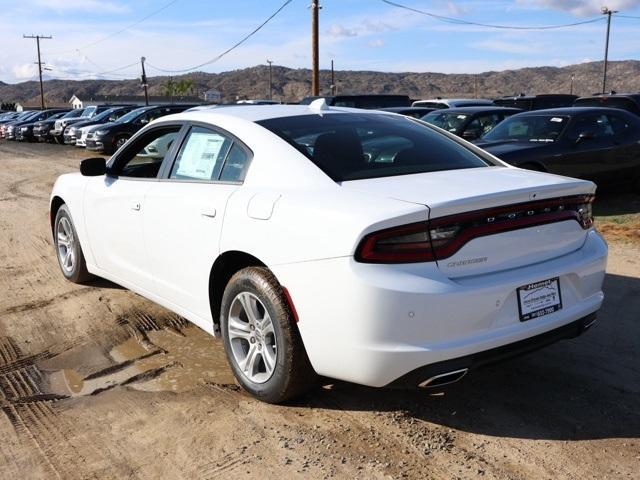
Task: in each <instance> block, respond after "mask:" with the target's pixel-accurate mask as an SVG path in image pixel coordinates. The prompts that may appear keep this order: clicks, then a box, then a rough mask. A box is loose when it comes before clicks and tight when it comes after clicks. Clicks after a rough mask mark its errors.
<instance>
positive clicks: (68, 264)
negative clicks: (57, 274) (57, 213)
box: [56, 217, 76, 273]
mask: <svg viewBox="0 0 640 480" xmlns="http://www.w3.org/2000/svg"><path fill="white" fill-rule="evenodd" d="M74 245H75V238H74V236H73V228H72V227H71V222H70V221H69V219H68V218H67V217H60V220H58V228H57V229H56V246H57V250H58V259H59V260H60V265H61V266H62V269H63V270H64V271H65V272H66V273H71V272H73V268H74V266H75V260H76V258H75V248H74Z"/></svg>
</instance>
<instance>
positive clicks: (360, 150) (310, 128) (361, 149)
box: [257, 113, 490, 182]
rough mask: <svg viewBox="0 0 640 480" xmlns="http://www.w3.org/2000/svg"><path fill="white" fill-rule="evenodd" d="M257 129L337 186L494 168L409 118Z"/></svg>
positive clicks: (335, 117) (339, 116)
mask: <svg viewBox="0 0 640 480" xmlns="http://www.w3.org/2000/svg"><path fill="white" fill-rule="evenodd" d="M257 123H258V124H260V125H262V126H263V127H265V128H266V129H268V130H270V131H271V132H273V133H275V134H276V135H278V136H279V137H281V138H283V139H284V140H286V141H287V142H289V143H290V144H291V145H293V146H294V147H295V148H296V149H298V150H299V151H300V152H301V153H303V154H304V155H306V156H307V158H309V159H310V160H311V161H312V162H313V163H315V164H316V165H317V166H318V167H319V168H320V169H321V170H323V171H324V172H325V173H326V174H327V175H328V176H329V177H331V178H332V179H333V180H335V181H338V182H339V181H347V180H360V179H365V178H377V177H387V176H393V175H408V174H413V173H425V172H435V171H441V170H455V169H461V168H476V167H486V166H489V165H490V163H489V162H488V161H485V160H483V159H482V158H481V157H479V156H478V155H476V154H474V153H473V152H472V151H470V150H468V149H467V148H465V147H464V146H462V145H460V144H459V143H457V142H456V141H454V140H452V139H450V138H448V137H446V136H444V135H442V134H441V133H438V132H436V131H435V130H434V129H432V128H429V127H428V126H426V125H424V124H422V123H420V122H417V121H415V120H412V119H410V118H408V117H401V116H396V115H382V114H369V113H335V114H328V115H302V116H295V117H282V118H272V119H268V120H262V121H259V122H257Z"/></svg>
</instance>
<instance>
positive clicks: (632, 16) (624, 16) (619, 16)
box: [615, 14, 640, 20]
mask: <svg viewBox="0 0 640 480" xmlns="http://www.w3.org/2000/svg"><path fill="white" fill-rule="evenodd" d="M615 17H616V18H632V19H634V20H640V17H638V16H635V15H620V14H618V15H615Z"/></svg>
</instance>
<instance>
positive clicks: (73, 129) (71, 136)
mask: <svg viewBox="0 0 640 480" xmlns="http://www.w3.org/2000/svg"><path fill="white" fill-rule="evenodd" d="M136 108H140V107H139V106H138V105H127V106H120V107H112V108H108V109H106V110H104V111H102V112H101V113H98V114H97V115H96V116H94V117H92V118H90V119H88V120H81V121H78V122H75V123H73V124H71V125H69V126H67V128H65V130H64V136H63V138H64V143H65V145H78V140H79V139H80V137H81V136H82V133H80V132H81V130H82V129H83V128H84V127H87V128H86V129H85V130H84V131H85V132H88V131H89V129H90V128H89V127H91V126H93V125H101V124H103V123H108V122H115V121H116V120H118V119H119V118H120V117H122V116H123V115H125V114H127V113H129V112H130V111H131V110H135V109H136ZM83 133H84V132H83ZM85 139H86V137H85ZM81 143H83V142H81ZM81 146H85V145H81Z"/></svg>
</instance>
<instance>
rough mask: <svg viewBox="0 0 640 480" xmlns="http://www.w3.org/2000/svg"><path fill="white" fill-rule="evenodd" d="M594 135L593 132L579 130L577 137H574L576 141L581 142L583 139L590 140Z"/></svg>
mask: <svg viewBox="0 0 640 480" xmlns="http://www.w3.org/2000/svg"><path fill="white" fill-rule="evenodd" d="M594 136H595V135H594V134H593V132H589V131H586V132H580V135H578V138H577V139H576V143H582V142H584V141H585V140H592V139H593V138H594Z"/></svg>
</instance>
